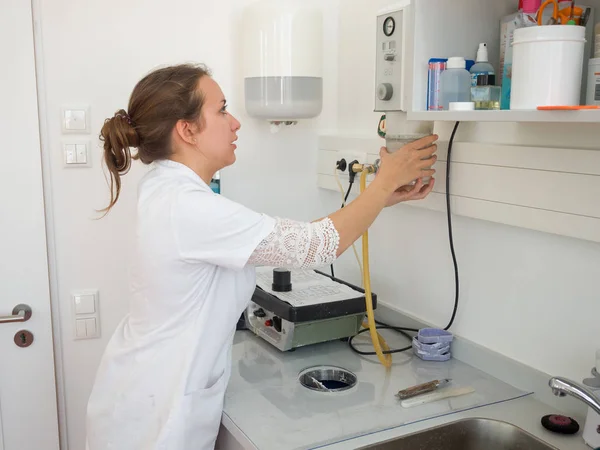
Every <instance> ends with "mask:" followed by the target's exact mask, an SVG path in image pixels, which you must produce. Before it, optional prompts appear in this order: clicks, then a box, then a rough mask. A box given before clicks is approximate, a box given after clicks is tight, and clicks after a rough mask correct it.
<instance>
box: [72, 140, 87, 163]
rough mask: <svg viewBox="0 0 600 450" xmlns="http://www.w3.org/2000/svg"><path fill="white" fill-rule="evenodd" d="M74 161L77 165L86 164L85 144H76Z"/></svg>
mask: <svg viewBox="0 0 600 450" xmlns="http://www.w3.org/2000/svg"><path fill="white" fill-rule="evenodd" d="M75 150H76V155H77V156H76V159H77V164H86V163H87V145H85V144H76V145H75Z"/></svg>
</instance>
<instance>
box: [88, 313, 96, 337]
mask: <svg viewBox="0 0 600 450" xmlns="http://www.w3.org/2000/svg"><path fill="white" fill-rule="evenodd" d="M85 332H86V337H88V338H92V337H96V336H97V335H98V333H97V331H96V318H95V317H92V318H91V319H85Z"/></svg>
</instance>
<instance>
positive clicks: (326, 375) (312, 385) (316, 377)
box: [298, 366, 358, 392]
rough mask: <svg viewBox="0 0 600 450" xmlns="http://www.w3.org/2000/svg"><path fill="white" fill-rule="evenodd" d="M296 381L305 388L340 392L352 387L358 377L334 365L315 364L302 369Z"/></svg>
mask: <svg viewBox="0 0 600 450" xmlns="http://www.w3.org/2000/svg"><path fill="white" fill-rule="evenodd" d="M298 381H300V384H301V385H302V386H304V387H305V388H308V389H311V390H313V391H318V392H342V391H347V390H348V389H352V388H353V387H354V386H355V385H356V383H357V381H358V378H357V377H356V375H354V374H353V373H352V372H350V371H349V370H346V369H343V368H341V367H336V366H315V367H309V368H307V369H304V370H303V371H302V372H300V374H299V375H298Z"/></svg>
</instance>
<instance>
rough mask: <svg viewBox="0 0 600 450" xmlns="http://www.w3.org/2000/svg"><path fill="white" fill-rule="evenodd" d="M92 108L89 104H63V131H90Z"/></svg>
mask: <svg viewBox="0 0 600 450" xmlns="http://www.w3.org/2000/svg"><path fill="white" fill-rule="evenodd" d="M89 116H90V110H89V107H88V106H75V107H72V106H63V107H62V108H61V122H62V131H63V133H69V134H72V133H78V134H82V133H86V134H87V133H89V132H90V117H89Z"/></svg>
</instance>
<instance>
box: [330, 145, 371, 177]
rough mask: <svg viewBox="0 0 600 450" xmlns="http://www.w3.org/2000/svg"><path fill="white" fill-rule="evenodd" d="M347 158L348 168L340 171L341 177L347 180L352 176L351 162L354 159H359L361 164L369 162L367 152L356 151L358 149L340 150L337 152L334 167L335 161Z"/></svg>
mask: <svg viewBox="0 0 600 450" xmlns="http://www.w3.org/2000/svg"><path fill="white" fill-rule="evenodd" d="M342 159H344V160H346V170H345V171H344V172H340V171H338V175H339V176H340V178H342V179H344V180H347V179H348V177H349V176H350V163H351V162H353V161H358V162H359V163H360V164H366V163H367V154H366V153H363V152H356V151H344V150H338V151H337V152H335V161H334V163H333V164H334V167H335V163H337V162H338V161H340V160H342Z"/></svg>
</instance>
